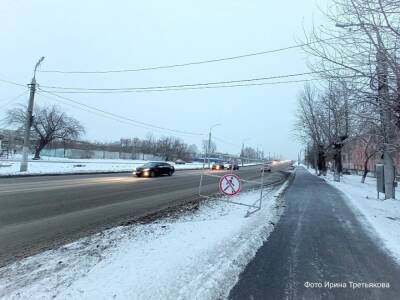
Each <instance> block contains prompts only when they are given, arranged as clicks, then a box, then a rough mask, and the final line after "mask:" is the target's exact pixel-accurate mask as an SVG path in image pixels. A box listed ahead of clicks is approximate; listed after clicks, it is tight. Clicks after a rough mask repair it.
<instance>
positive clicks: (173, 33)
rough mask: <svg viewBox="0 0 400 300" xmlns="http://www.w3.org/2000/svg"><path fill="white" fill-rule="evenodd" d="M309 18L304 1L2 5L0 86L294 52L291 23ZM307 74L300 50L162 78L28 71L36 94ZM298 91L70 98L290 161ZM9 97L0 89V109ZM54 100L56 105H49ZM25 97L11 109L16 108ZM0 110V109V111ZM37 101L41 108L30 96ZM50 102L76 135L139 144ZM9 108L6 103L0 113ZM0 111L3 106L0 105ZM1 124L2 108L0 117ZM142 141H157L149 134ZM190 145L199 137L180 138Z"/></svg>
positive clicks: (39, 0) (45, 76) (122, 127)
mask: <svg viewBox="0 0 400 300" xmlns="http://www.w3.org/2000/svg"><path fill="white" fill-rule="evenodd" d="M315 15H318V10H317V6H316V2H315V1H314V0H305V1H294V0H281V1H265V0H264V1H262V0H257V1H244V0H243V1H232V0H230V1H228V0H225V1H210V0H207V1H205V0H203V1H188V0H186V1H184V0H181V1H161V0H159V1H99V0H96V1H54V0H36V1H21V0H13V1H4V0H3V1H2V8H1V11H0V18H1V27H0V38H1V41H2V43H1V44H2V46H1V47H0V61H1V68H0V78H1V79H8V80H13V81H16V82H19V83H24V84H25V83H28V82H29V81H30V79H31V77H32V68H33V66H34V64H35V63H36V61H37V59H38V58H39V57H40V56H45V57H46V59H45V61H44V62H43V65H42V67H41V69H42V70H45V69H60V70H104V69H126V68H137V67H147V66H155V65H166V64H174V63H184V62H190V61H196V60H204V59H213V58H219V57H225V56H233V55H240V54H244V53H248V52H256V51H263V50H269V49H275V48H281V47H286V46H290V45H294V44H295V40H296V38H300V37H302V23H303V20H304V22H305V23H306V24H310V23H311V19H312V17H313V16H314V17H315ZM304 71H307V68H306V65H305V56H304V54H302V53H301V50H300V49H295V50H290V51H285V52H281V53H275V54H268V55H263V56H257V57H252V58H245V59H241V60H236V61H227V62H220V63H214V64H207V65H198V66H190V67H184V68H176V69H169V70H155V71H146V72H137V73H124V74H109V75H104V74H102V75H96V74H94V75H93V74H90V75H76V74H75V75H65V74H49V73H39V74H38V76H37V80H38V83H39V84H40V85H42V86H45V85H56V86H68V87H92V88H97V87H100V88H108V87H140V86H153V85H174V84H186V83H198V82H209V81H225V80H236V79H246V78H254V77H265V76H274V75H281V74H290V73H299V72H304ZM301 86H302V84H301V83H299V84H293V83H292V84H284V85H274V86H259V87H241V88H229V89H210V90H192V91H169V92H154V93H132V94H109V95H93V94H85V95H80V94H72V95H66V96H68V97H70V98H72V99H75V100H77V101H80V102H83V103H86V104H88V105H92V106H96V107H99V108H101V109H104V110H107V111H110V112H113V113H117V114H121V115H124V116H127V117H131V118H134V119H137V120H141V121H145V122H149V123H153V124H155V125H159V126H164V127H169V128H175V129H180V130H185V131H193V132H204V133H207V132H208V128H209V126H210V125H213V124H215V123H222V126H221V127H218V128H215V130H214V133H215V135H216V136H217V137H219V138H222V139H223V140H225V141H228V142H230V143H229V144H228V143H222V142H220V141H217V146H218V149H219V150H222V151H228V152H231V153H238V152H239V151H240V145H241V143H242V141H243V140H244V139H249V140H248V141H246V144H247V145H251V146H253V147H254V148H256V147H259V148H262V149H263V150H264V151H265V152H266V153H268V152H271V153H280V154H282V155H283V156H284V157H286V158H296V157H297V152H298V150H299V147H300V146H299V145H298V143H297V142H296V141H295V139H294V137H293V133H292V129H293V122H294V112H295V108H296V95H297V93H298V91H299V89H300V88H301ZM20 91H21V89H20V88H18V87H14V86H11V85H7V84H4V83H0V101H1V99H3V98H7V97H10V96H13V95H17V94H18V93H20ZM55 99H56V98H55ZM26 101H27V97H24V98H21V99H20V100H18V101H16V102H13V104H14V105H15V104H16V103H25V102H26ZM2 103H3V102H0V107H1V105H2ZM37 103H42V104H45V103H52V101H51V100H49V99H46V98H44V97H43V96H41V95H38V97H37ZM59 105H60V106H61V107H63V108H65V109H66V110H67V112H68V113H69V114H71V115H73V116H75V117H76V118H78V119H79V120H81V121H82V123H83V124H84V125H85V126H86V128H87V135H86V137H85V138H87V139H90V140H100V141H110V140H116V139H119V138H121V137H135V136H137V137H145V136H146V134H147V133H148V132H150V131H151V130H150V129H145V128H141V127H135V126H133V125H128V124H122V123H119V122H116V121H113V120H110V119H106V118H103V117H101V116H98V115H95V114H90V113H88V112H86V111H82V110H78V109H76V108H73V107H71V106H66V105H65V104H64V103H63V102H59ZM8 107H11V104H10V105H9V106H8ZM4 109H5V108H4ZM0 115H4V111H3V112H0ZM154 135H156V136H159V135H168V133H167V132H165V133H162V132H154ZM182 138H184V139H185V141H186V142H188V143H195V144H197V145H198V146H200V144H201V139H202V137H184V136H182Z"/></svg>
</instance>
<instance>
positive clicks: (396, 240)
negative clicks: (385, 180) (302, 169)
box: [325, 175, 400, 263]
mask: <svg viewBox="0 0 400 300" xmlns="http://www.w3.org/2000/svg"><path fill="white" fill-rule="evenodd" d="M325 179H326V181H327V182H329V183H330V184H331V185H333V186H335V187H336V188H338V189H339V190H341V191H342V192H343V193H344V194H345V195H346V196H347V199H348V200H349V203H350V207H352V208H353V210H354V211H355V213H356V215H357V216H358V217H359V219H360V221H361V222H362V223H363V224H364V225H365V227H366V229H367V230H369V231H370V233H371V234H373V235H375V236H376V235H377V236H378V237H379V238H380V239H381V240H382V241H383V243H384V246H385V248H386V249H387V250H389V252H390V254H391V255H392V256H393V257H394V258H395V259H396V260H397V261H398V262H399V263H400V200H393V199H390V200H381V199H377V192H376V179H375V178H370V177H367V178H366V181H365V183H364V184H362V183H361V182H360V181H361V176H357V175H345V176H343V177H341V182H335V181H333V177H332V175H328V176H327V177H326V178H325ZM396 192H397V196H398V197H399V196H400V194H399V193H400V189H399V188H397V190H396ZM382 196H383V195H382ZM382 196H381V197H382Z"/></svg>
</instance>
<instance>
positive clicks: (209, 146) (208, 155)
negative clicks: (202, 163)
mask: <svg viewBox="0 0 400 300" xmlns="http://www.w3.org/2000/svg"><path fill="white" fill-rule="evenodd" d="M217 126H221V124H220V123H217V124H214V125H213V126H211V127H210V131H209V133H208V147H207V151H206V157H207V158H208V159H207V161H208V168H210V149H211V131H212V129H213V128H214V127H217Z"/></svg>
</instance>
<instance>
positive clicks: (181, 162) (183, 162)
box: [175, 159, 186, 165]
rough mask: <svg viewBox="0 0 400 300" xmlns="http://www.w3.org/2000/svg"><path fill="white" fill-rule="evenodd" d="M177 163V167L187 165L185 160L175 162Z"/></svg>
mask: <svg viewBox="0 0 400 300" xmlns="http://www.w3.org/2000/svg"><path fill="white" fill-rule="evenodd" d="M175 163H176V164H177V165H184V164H186V162H185V161H184V160H182V159H177V160H176V161H175Z"/></svg>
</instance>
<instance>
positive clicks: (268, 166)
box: [261, 162, 272, 172]
mask: <svg viewBox="0 0 400 300" xmlns="http://www.w3.org/2000/svg"><path fill="white" fill-rule="evenodd" d="M263 170H264V172H271V171H272V162H266V163H264V166H263V168H261V171H263Z"/></svg>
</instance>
